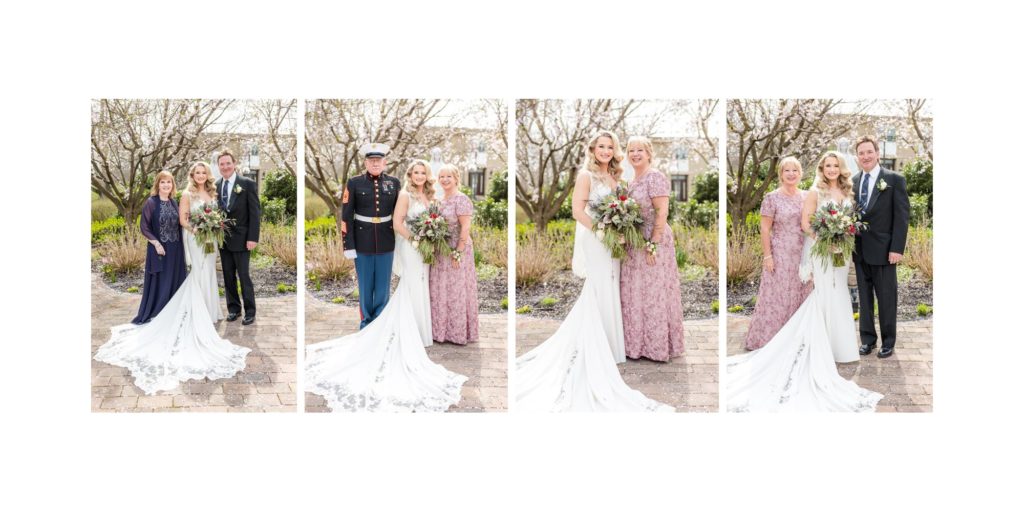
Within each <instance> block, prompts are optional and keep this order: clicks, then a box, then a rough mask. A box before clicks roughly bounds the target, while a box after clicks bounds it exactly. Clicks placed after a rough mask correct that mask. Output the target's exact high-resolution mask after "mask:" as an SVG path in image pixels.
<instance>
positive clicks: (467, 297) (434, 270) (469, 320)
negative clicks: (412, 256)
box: [430, 165, 479, 345]
mask: <svg viewBox="0 0 1024 512" xmlns="http://www.w3.org/2000/svg"><path fill="white" fill-rule="evenodd" d="M437 181H438V182H439V183H440V184H441V188H442V190H443V191H444V194H443V198H442V200H441V215H443V216H444V218H445V220H447V221H448V226H449V231H450V235H449V238H448V244H449V245H450V246H451V247H452V248H453V249H454V251H453V254H452V256H451V257H445V258H439V259H438V260H437V261H436V262H435V263H434V264H433V265H431V266H430V319H431V324H432V327H433V337H434V340H435V341H448V342H451V343H456V344H459V345H465V344H466V343H468V342H470V341H475V340H477V339H479V336H478V330H479V319H478V317H479V310H478V308H479V305H478V304H477V300H476V267H475V266H474V263H473V240H472V239H470V237H469V228H470V222H471V220H472V218H473V202H472V201H470V200H469V198H468V197H466V195H465V194H463V193H461V192H459V170H458V168H457V167H455V166H454V165H444V166H442V167H441V169H440V170H439V171H438V173H437Z"/></svg>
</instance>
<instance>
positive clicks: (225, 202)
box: [220, 179, 229, 210]
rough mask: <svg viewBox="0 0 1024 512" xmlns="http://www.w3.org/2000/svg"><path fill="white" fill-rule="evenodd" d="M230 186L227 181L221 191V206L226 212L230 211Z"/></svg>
mask: <svg viewBox="0 0 1024 512" xmlns="http://www.w3.org/2000/svg"><path fill="white" fill-rule="evenodd" d="M228 184H229V182H228V180H226V179H225V180H224V185H223V186H222V187H221V191H220V205H221V208H224V209H225V210H227V209H228Z"/></svg>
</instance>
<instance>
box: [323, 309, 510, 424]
mask: <svg viewBox="0 0 1024 512" xmlns="http://www.w3.org/2000/svg"><path fill="white" fill-rule="evenodd" d="M358 329H359V310H358V309H356V308H355V307H352V306H343V305H339V304H330V303H327V302H323V301H320V300H317V299H315V298H314V297H313V296H312V295H306V343H307V344H311V343H317V342H320V341H325V340H329V339H332V338H337V337H339V336H343V335H345V334H350V333H353V332H356V331H357V330H358ZM507 337H508V315H506V314H504V313H501V314H481V315H480V340H479V341H477V342H471V343H469V344H468V345H464V346H463V345H455V344H452V343H435V344H433V345H432V346H430V347H427V356H428V357H430V360H431V361H434V362H435V363H438V364H440V365H442V366H444V367H445V368H447V369H448V370H450V371H453V372H456V373H460V374H462V375H465V376H467V377H469V380H468V381H466V383H465V384H464V385H463V386H462V401H461V402H459V403H458V404H457V405H455V406H453V407H452V408H451V409H449V410H448V412H504V411H506V410H508V380H507V376H508V355H507V352H506V350H507V349H506V339H507ZM329 411H330V409H328V408H327V402H326V401H325V400H324V399H323V397H321V396H319V395H315V394H313V393H306V412H329Z"/></svg>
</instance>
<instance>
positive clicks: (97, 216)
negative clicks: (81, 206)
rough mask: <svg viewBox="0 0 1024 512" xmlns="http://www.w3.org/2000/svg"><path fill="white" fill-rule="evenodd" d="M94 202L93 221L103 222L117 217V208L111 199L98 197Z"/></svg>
mask: <svg viewBox="0 0 1024 512" xmlns="http://www.w3.org/2000/svg"><path fill="white" fill-rule="evenodd" d="M93 196H94V198H93V200H92V221H93V222H96V221H103V220H107V219H109V218H111V217H115V216H117V207H116V206H114V203H113V202H111V201H110V199H106V198H101V197H96V195H95V194H93Z"/></svg>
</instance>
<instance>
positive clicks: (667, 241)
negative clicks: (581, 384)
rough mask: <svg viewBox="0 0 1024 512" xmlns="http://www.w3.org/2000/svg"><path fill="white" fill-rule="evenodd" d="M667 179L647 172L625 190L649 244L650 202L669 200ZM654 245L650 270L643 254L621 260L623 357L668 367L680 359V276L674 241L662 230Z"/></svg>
mask: <svg viewBox="0 0 1024 512" xmlns="http://www.w3.org/2000/svg"><path fill="white" fill-rule="evenodd" d="M669 191H670V186H669V182H668V179H667V178H665V176H664V175H663V174H661V173H660V172H658V171H654V170H651V171H648V172H647V174H644V175H643V176H641V177H640V178H639V179H637V180H636V181H634V182H633V183H632V184H630V186H629V195H630V196H631V197H633V198H634V199H635V200H636V202H637V203H639V204H640V209H641V211H642V213H643V216H644V224H643V234H644V238H645V239H647V240H650V239H651V231H652V230H653V229H654V220H655V210H654V202H653V198H655V197H668V196H669ZM655 242H656V243H657V244H658V251H657V256H656V257H655V263H654V265H648V264H647V252H646V251H645V250H644V249H631V250H630V251H629V254H628V255H627V256H626V258H625V259H624V260H622V271H621V278H620V280H619V290H620V300H621V301H622V327H623V330H624V331H625V342H626V356H627V357H630V358H632V359H639V358H641V357H646V358H647V359H653V360H655V361H668V360H669V359H671V358H672V357H675V356H678V355H679V354H682V353H683V304H682V301H681V300H680V298H679V270H678V269H677V268H676V251H675V238H674V237H673V236H672V230H671V229H665V230H664V231H663V232H662V234H661V239H659V240H656V241H655Z"/></svg>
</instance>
